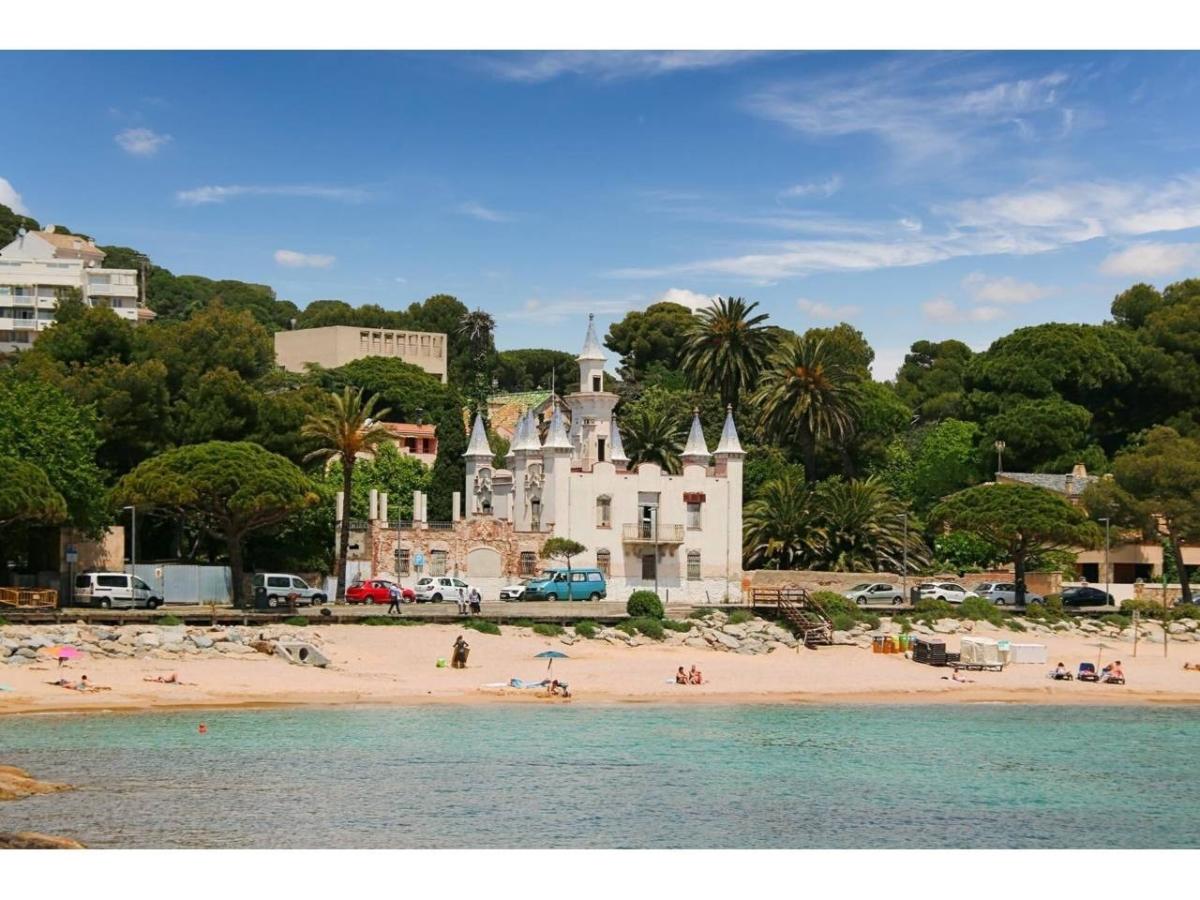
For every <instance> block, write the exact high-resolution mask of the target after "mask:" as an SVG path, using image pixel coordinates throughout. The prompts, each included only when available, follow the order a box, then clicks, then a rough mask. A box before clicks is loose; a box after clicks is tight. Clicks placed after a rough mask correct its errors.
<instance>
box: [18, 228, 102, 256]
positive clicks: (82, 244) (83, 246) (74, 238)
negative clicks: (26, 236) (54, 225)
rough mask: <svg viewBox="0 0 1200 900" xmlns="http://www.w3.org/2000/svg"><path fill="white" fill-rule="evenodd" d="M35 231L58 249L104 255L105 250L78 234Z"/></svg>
mask: <svg viewBox="0 0 1200 900" xmlns="http://www.w3.org/2000/svg"><path fill="white" fill-rule="evenodd" d="M33 233H34V234H36V235H37V236H38V237H40V238H41V239H42V240H43V241H45V242H46V243H47V244H50V245H51V246H52V247H55V248H56V249H58V250H78V251H80V252H91V253H95V254H96V255H98V256H100V257H101V258H103V257H104V251H102V250H100V249H99V248H98V247H97V246H96V245H95V244H94V243H92V242H91V241H89V240H87V239H86V238H82V237H80V236H79V235H77V234H58V233H57V232H54V233H51V232H49V231H36V232H33ZM76 242H78V244H79V246H78V247H76V246H75V244H76Z"/></svg>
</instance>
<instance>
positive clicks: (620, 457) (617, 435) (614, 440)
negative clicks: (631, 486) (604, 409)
mask: <svg viewBox="0 0 1200 900" xmlns="http://www.w3.org/2000/svg"><path fill="white" fill-rule="evenodd" d="M608 444H609V448H610V449H609V457H608V458H609V461H610V462H611V463H612V464H613V465H614V466H616V467H617V468H618V469H627V468H629V457H628V456H626V455H625V445H624V444H622V443H621V429H619V428H618V427H617V419H616V417H615V416H614V417H613V418H612V420H611V421H610V422H609V423H608Z"/></svg>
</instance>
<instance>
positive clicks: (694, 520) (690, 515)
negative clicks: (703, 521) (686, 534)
mask: <svg viewBox="0 0 1200 900" xmlns="http://www.w3.org/2000/svg"><path fill="white" fill-rule="evenodd" d="M700 509H701V504H700V503H695V502H690V503H688V505H687V527H688V528H700V527H701V525H700Z"/></svg>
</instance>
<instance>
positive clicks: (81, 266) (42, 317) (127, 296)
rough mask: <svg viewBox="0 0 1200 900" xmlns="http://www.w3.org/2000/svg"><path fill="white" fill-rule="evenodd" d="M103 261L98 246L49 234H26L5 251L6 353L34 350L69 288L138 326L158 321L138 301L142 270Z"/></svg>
mask: <svg viewBox="0 0 1200 900" xmlns="http://www.w3.org/2000/svg"><path fill="white" fill-rule="evenodd" d="M53 227H54V226H53V225H50V226H47V228H53ZM103 262H104V253H103V252H102V251H101V250H100V249H99V248H97V247H96V245H95V244H94V243H93V242H92V241H89V240H86V239H84V238H81V237H79V236H78V235H73V234H54V233H53V232H52V231H49V230H47V231H30V232H23V233H21V234H19V235H18V236H17V239H16V240H14V241H13V242H12V243H10V244H9V245H8V246H7V247H4V248H2V249H0V353H5V352H8V351H11V350H25V349H28V348H29V347H30V346H31V345H32V344H33V342H34V340H36V339H37V336H38V334H39V333H40V332H42V331H44V330H45V329H47V328H49V327H50V324H51V323H52V322H53V321H54V314H55V310H56V309H57V308H58V298H59V295H60V294H61V293H62V292H63V291H64V290H65V289H67V288H75V289H76V290H78V291H79V293H80V296H81V297H82V298H83V300H84V302H86V303H87V304H88V305H90V306H94V307H107V308H108V309H111V310H112V311H113V312H115V313H116V314H117V315H118V316H120V317H121V318H123V319H128V320H129V321H131V322H133V323H134V324H138V323H139V322H141V321H143V320H145V319H151V318H153V317H154V313H153V312H151V311H150V310H148V309H146V308H145V307H142V306H141V305H140V304H139V302H138V273H137V271H136V270H135V269H105V268H103V265H102V264H103Z"/></svg>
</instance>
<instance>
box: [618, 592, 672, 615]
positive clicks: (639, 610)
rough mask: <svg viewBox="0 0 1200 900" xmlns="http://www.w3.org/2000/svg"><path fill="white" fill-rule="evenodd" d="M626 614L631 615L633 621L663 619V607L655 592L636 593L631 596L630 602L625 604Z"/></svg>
mask: <svg viewBox="0 0 1200 900" xmlns="http://www.w3.org/2000/svg"><path fill="white" fill-rule="evenodd" d="M625 612H627V613H629V617H630V618H631V619H639V618H651V619H661V618H662V617H663V605H662V601H661V600H659V599H658V594H656V593H654V591H634V592H633V593H632V594H630V595H629V602H628V603H626V604H625Z"/></svg>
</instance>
